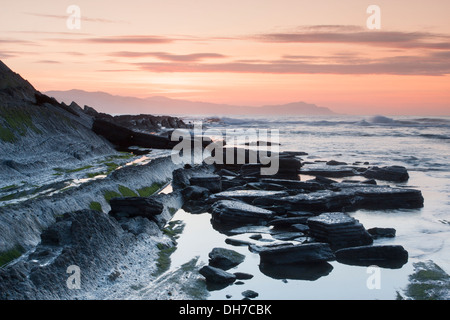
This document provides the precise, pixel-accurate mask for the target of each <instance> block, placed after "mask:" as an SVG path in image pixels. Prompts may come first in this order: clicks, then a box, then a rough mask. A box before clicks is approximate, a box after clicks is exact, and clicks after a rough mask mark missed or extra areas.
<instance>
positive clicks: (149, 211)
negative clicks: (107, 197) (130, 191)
mask: <svg viewBox="0 0 450 320" xmlns="http://www.w3.org/2000/svg"><path fill="white" fill-rule="evenodd" d="M110 205H111V211H110V213H109V214H110V215H111V216H112V217H114V218H116V219H120V218H123V217H125V218H132V217H143V218H147V219H149V220H156V218H155V216H157V215H159V214H161V213H162V212H163V210H164V205H163V204H162V203H160V202H159V201H156V200H154V199H152V198H147V197H129V198H114V199H111V201H110Z"/></svg>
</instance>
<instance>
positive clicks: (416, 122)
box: [213, 115, 450, 139]
mask: <svg viewBox="0 0 450 320" xmlns="http://www.w3.org/2000/svg"><path fill="white" fill-rule="evenodd" d="M213 125H217V126H240V127H252V128H255V127H261V128H286V127H293V128H295V127H302V126H304V127H318V128H319V127H323V128H326V127H342V128H344V127H346V128H355V129H356V128H359V127H367V128H377V127H380V128H389V129H390V128H392V129H394V128H397V127H398V128H405V127H410V128H449V129H450V119H446V118H409V117H398V118H394V117H392V118H391V117H386V116H382V115H377V116H372V117H367V118H365V117H360V116H335V117H333V116H328V117H323V118H322V117H319V118H318V117H306V116H305V117H297V116H294V117H287V116H280V117H265V118H261V117H260V118H258V117H251V118H250V117H245V118H244V117H243V118H241V117H221V118H218V119H217V121H215V123H214V124H213ZM357 130H358V129H357ZM436 138H438V137H436ZM441 138H442V139H446V137H441Z"/></svg>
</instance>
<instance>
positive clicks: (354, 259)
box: [336, 245, 408, 269]
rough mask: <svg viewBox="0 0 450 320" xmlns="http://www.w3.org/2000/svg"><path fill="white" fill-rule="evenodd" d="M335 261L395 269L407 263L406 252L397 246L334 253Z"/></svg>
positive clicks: (367, 247) (347, 249)
mask: <svg viewBox="0 0 450 320" xmlns="http://www.w3.org/2000/svg"><path fill="white" fill-rule="evenodd" d="M336 259H337V261H339V262H341V263H345V264H350V265H357V266H371V265H377V266H379V267H383V268H391V269H397V268H400V267H402V266H403V265H404V264H405V263H406V262H408V252H407V251H406V250H405V249H404V248H403V247H402V246H399V245H387V246H361V247H353V248H345V249H341V250H338V251H336Z"/></svg>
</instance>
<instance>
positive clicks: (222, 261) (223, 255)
mask: <svg viewBox="0 0 450 320" xmlns="http://www.w3.org/2000/svg"><path fill="white" fill-rule="evenodd" d="M244 259H245V256H244V255H243V254H240V253H239V252H236V251H234V250H230V249H225V248H214V249H213V250H212V251H211V252H210V253H209V265H210V266H213V267H216V268H220V269H222V270H228V269H230V268H233V267H235V266H237V265H239V264H241V263H242V262H243V261H244Z"/></svg>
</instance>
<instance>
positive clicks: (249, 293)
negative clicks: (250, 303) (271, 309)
mask: <svg viewBox="0 0 450 320" xmlns="http://www.w3.org/2000/svg"><path fill="white" fill-rule="evenodd" d="M242 295H243V296H244V297H245V298H250V299H253V298H256V297H257V296H259V294H258V293H257V292H255V291H253V290H245V291H244V292H242Z"/></svg>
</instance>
